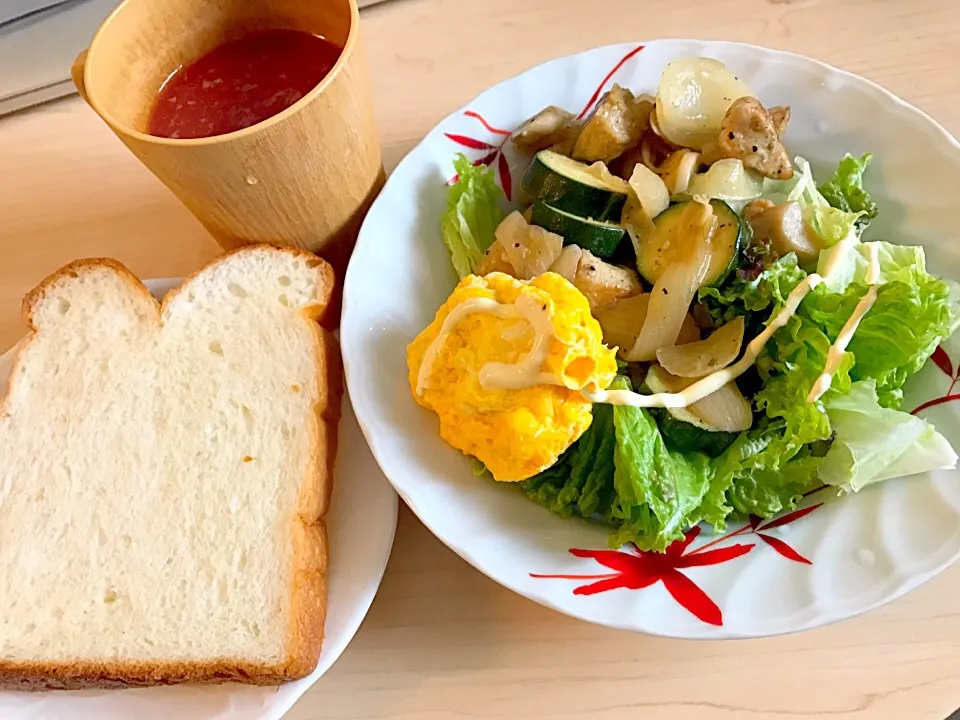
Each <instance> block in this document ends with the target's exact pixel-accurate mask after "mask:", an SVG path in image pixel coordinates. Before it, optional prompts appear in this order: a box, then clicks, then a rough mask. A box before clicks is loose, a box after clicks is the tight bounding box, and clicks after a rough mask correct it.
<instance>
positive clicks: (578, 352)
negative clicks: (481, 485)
mask: <svg viewBox="0 0 960 720" xmlns="http://www.w3.org/2000/svg"><path fill="white" fill-rule="evenodd" d="M522 296H527V297H529V298H530V300H531V301H533V300H535V301H536V302H537V303H538V304H540V305H542V306H543V307H544V309H545V312H546V313H547V315H548V316H549V318H550V323H551V326H552V330H553V337H551V338H550V339H549V348H548V352H547V355H546V360H545V361H544V363H543V366H542V367H541V368H540V369H541V371H542V372H543V373H547V374H549V375H550V376H553V377H554V378H556V380H557V382H559V383H562V385H557V384H546V383H544V384H538V385H534V386H532V387H525V388H522V389H519V390H513V389H491V388H485V387H483V386H481V384H480V379H479V376H480V369H481V368H482V367H483V366H484V365H486V364H487V363H489V362H497V363H516V362H517V361H518V360H520V359H521V358H522V357H523V356H524V355H526V354H527V353H528V352H529V351H530V349H531V347H532V346H533V342H534V339H535V337H536V334H535V332H534V330H533V328H532V327H531V325H530V323H529V322H528V321H527V320H526V319H524V318H523V317H498V316H497V315H494V314H492V313H487V312H475V313H471V314H468V315H466V316H465V317H464V319H463V320H462V321H461V322H459V323H457V324H456V325H455V326H454V327H453V328H452V329H451V330H450V332H449V334H448V335H447V337H446V338H445V339H443V340H442V341H441V343H442V344H441V346H440V347H439V349H438V352H437V353H436V355H435V356H434V362H433V363H432V365H430V366H429V368H428V370H429V375H428V377H426V382H425V385H424V387H423V388H422V390H423V392H422V393H421V392H418V377H419V374H420V367H421V364H422V363H423V360H424V356H425V355H426V353H427V351H428V349H429V348H430V346H431V345H432V344H433V342H434V341H435V340H436V339H437V338H438V336H439V335H440V332H441V328H442V326H443V323H444V320H446V318H447V316H448V315H449V314H450V312H451V311H452V310H453V309H454V308H455V307H457V306H458V305H460V303H462V302H464V301H466V300H469V299H471V298H489V299H491V300H495V301H497V302H500V303H506V304H509V303H514V302H516V301H517V299H518V298H520V297H522ZM407 365H408V367H409V369H410V386H411V388H412V390H413V395H414V398H415V399H416V401H417V402H418V403H420V404H421V405H422V406H423V407H425V408H428V409H430V410H433V411H434V412H435V413H437V415H438V416H439V418H440V436H441V437H442V438H443V439H444V440H445V441H446V442H447V443H449V444H450V445H452V446H453V447H455V448H457V449H458V450H461V451H462V452H464V453H466V454H468V455H472V456H474V457H476V458H478V459H479V460H481V461H482V462H483V463H484V464H485V465H486V466H487V468H488V469H489V470H490V472H491V473H492V474H493V477H494V478H495V479H497V480H502V481H516V480H524V479H526V478H528V477H531V476H532V475H535V474H537V473H538V472H540V471H541V470H543V469H545V468H547V467H549V466H550V465H552V464H553V463H554V462H556V460H557V458H558V457H559V456H560V454H561V453H562V452H563V451H564V450H566V449H567V448H568V447H570V445H572V444H573V443H574V442H575V441H576V440H577V438H579V437H580V435H582V434H583V432H584V431H585V430H586V429H587V428H588V427H590V422H591V420H592V405H591V403H590V401H588V400H587V399H586V398H584V397H583V395H582V394H581V393H580V392H579V390H580V389H582V388H585V387H594V388H606V387H607V386H608V385H609V384H610V383H611V382H612V381H613V378H614V376H615V375H616V372H617V362H616V355H615V351H614V350H611V349H609V348H607V347H605V346H604V344H603V335H602V332H601V330H600V325H599V324H598V323H597V321H596V320H594V319H593V317H592V316H591V315H590V306H589V304H588V302H587V299H586V298H585V297H584V296H583V295H582V294H581V293H580V291H579V290H577V289H576V288H575V287H574V286H573V285H571V284H570V283H569V282H567V281H566V280H565V279H564V278H562V277H561V276H559V275H557V274H555V273H545V274H543V275H541V276H539V277H536V278H534V279H533V280H529V281H521V280H517V279H515V278H513V277H510V276H509V275H505V274H503V273H490V274H489V275H486V276H485V277H477V276H475V275H469V276H467V277H465V278H464V279H463V280H461V281H460V284H459V285H457V287H456V289H455V290H454V291H453V294H452V295H451V296H450V297H449V299H448V300H447V302H446V303H444V305H443V306H442V307H441V308H440V309H439V310H438V311H437V315H436V317H435V318H434V320H433V322H432V323H430V325H429V326H428V327H427V328H426V329H425V330H424V331H423V332H422V333H420V335H419V336H418V337H417V338H416V339H415V340H414V341H413V342H412V343H411V344H410V346H409V347H408V348H407Z"/></svg>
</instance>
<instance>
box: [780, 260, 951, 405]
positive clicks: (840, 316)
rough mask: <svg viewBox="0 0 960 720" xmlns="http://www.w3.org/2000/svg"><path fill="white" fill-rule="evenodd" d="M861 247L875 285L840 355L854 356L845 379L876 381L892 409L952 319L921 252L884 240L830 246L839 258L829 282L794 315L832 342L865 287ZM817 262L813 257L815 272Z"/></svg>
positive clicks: (945, 290) (944, 288) (943, 289)
mask: <svg viewBox="0 0 960 720" xmlns="http://www.w3.org/2000/svg"><path fill="white" fill-rule="evenodd" d="M868 245H873V246H874V247H875V248H876V251H877V256H878V258H879V260H880V282H881V283H882V284H881V285H880V287H879V289H878V291H877V299H876V302H875V303H874V305H873V307H872V308H871V309H870V312H868V313H867V314H866V315H865V316H864V318H863V320H862V321H861V322H860V326H859V327H858V328H857V332H856V334H855V335H854V336H853V340H852V341H851V342H850V345H849V346H848V347H847V350H848V356H849V355H850V354H851V353H852V354H853V356H854V357H855V358H856V363H855V364H854V365H853V367H852V368H851V369H850V377H851V378H852V379H853V380H855V381H857V380H870V379H873V380H876V385H877V394H878V396H879V399H880V404H881V405H883V406H884V407H891V408H898V407H900V404H901V402H902V401H903V391H902V388H903V384H904V383H905V382H906V380H907V378H909V377H910V376H911V375H914V374H915V373H917V372H918V371H919V370H920V368H921V367H923V365H924V363H926V361H927V359H928V358H929V357H930V355H931V354H933V351H934V350H936V349H937V345H939V344H940V342H941V341H942V340H943V339H944V338H946V337H948V336H949V335H950V334H952V333H953V331H954V330H955V329H956V327H957V323H958V320H960V312H958V311H957V305H956V299H955V296H953V295H952V293H951V287H950V286H949V285H948V284H947V283H945V282H944V281H943V280H940V279H939V278H935V277H933V276H932V275H930V274H929V273H928V272H927V271H926V265H925V259H924V253H923V248H920V247H904V246H898V245H891V244H889V243H885V242H876V243H859V244H856V245H854V246H852V247H849V248H845V247H843V246H840V247H838V248H836V249H835V250H834V251H833V252H840V253H843V256H842V257H841V258H839V259H838V261H837V263H835V266H836V268H837V270H835V271H834V272H835V275H836V277H833V278H830V279H828V280H827V282H826V283H824V284H823V285H821V286H820V287H818V288H817V289H816V290H815V291H814V292H812V293H811V294H810V296H809V297H808V298H807V299H806V300H804V302H803V303H802V304H801V305H800V310H799V312H798V314H799V315H801V316H802V317H803V318H804V319H805V320H809V321H810V322H811V323H813V324H814V325H816V326H817V327H818V328H820V329H821V330H822V331H823V332H824V333H826V334H827V335H828V336H829V337H830V338H831V339H833V338H836V336H837V335H838V334H839V332H840V329H841V328H842V327H843V324H844V323H845V322H846V319H847V318H848V317H849V316H850V315H851V314H852V313H853V310H854V308H855V307H856V305H857V303H858V302H859V301H860V298H861V297H863V295H865V294H866V293H867V291H868V289H869V286H868V285H867V284H866V283H865V282H864V281H863V280H864V276H865V274H866V269H867V260H866V258H867V257H868V254H869V251H868V247H867V246H868ZM822 255H827V253H823V254H822ZM825 262H826V261H825V260H824V259H823V258H821V263H820V264H821V268H822V267H823V265H824V263H825ZM834 290H835V291H836V292H834ZM820 367H821V368H822V366H820Z"/></svg>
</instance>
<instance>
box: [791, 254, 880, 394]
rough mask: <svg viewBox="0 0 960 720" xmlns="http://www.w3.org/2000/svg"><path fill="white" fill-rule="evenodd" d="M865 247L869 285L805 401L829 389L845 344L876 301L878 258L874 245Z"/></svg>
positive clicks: (845, 347) (878, 275) (838, 367)
mask: <svg viewBox="0 0 960 720" xmlns="http://www.w3.org/2000/svg"><path fill="white" fill-rule="evenodd" d="M865 247H866V248H867V252H868V253H869V255H870V264H869V265H868V266H867V273H866V278H865V279H866V281H867V283H868V284H869V285H870V289H869V290H867V294H866V295H864V296H863V297H862V298H860V302H858V303H857V307H856V308H855V309H854V311H853V314H852V315H851V316H850V317H849V318H847V322H846V323H844V325H843V327H842V328H841V329H840V334H839V335H837V339H836V340H835V341H834V343H833V345H831V346H830V349H829V350H828V351H827V362H826V364H825V365H824V368H823V372H822V373H820V377H818V378H817V381H816V382H815V383H814V384H813V387H812V388H810V394H809V395H808V396H807V402H816V401H817V400H819V399H820V398H821V397H822V396H823V394H824V393H825V392H826V391H827V390H829V389H830V385H831V384H832V383H833V376H834V375H835V374H836V372H837V370H839V369H840V365H841V363H842V362H843V356H844V354H845V353H846V351H847V345H849V344H850V341H851V340H853V334H854V333H855V332H856V331H857V328H858V327H859V326H860V321H861V320H863V316H864V315H866V314H867V313H868V312H869V311H870V308H872V307H873V304H874V303H875V302H876V301H877V290H878V288H879V286H878V285H877V283H878V282H879V281H880V259H879V257H878V255H877V246H876V245H874V244H873V243H869V244H867V245H866V246H865Z"/></svg>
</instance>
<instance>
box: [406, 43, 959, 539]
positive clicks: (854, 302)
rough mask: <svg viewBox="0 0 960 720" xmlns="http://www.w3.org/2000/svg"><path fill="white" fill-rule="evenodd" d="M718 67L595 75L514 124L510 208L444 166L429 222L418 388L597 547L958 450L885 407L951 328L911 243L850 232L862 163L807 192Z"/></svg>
mask: <svg viewBox="0 0 960 720" xmlns="http://www.w3.org/2000/svg"><path fill="white" fill-rule="evenodd" d="M789 122H790V108H789V107H766V106H764V105H763V104H762V102H761V100H760V99H758V98H756V97H755V96H753V94H752V93H751V92H750V90H749V88H747V87H746V86H745V85H744V84H743V82H742V81H740V80H739V79H738V78H737V77H736V76H735V75H734V74H733V73H732V72H731V71H730V70H729V69H728V68H726V67H725V66H724V65H723V64H722V63H720V62H718V61H716V60H712V59H708V58H684V59H679V60H676V61H673V62H671V63H669V64H668V65H667V66H666V67H665V69H664V71H663V74H662V77H661V80H660V85H659V87H658V88H657V92H656V95H655V96H650V95H642V94H640V95H635V94H634V93H633V92H631V91H630V90H628V89H625V88H622V87H620V86H618V85H614V86H613V88H612V89H611V90H610V91H609V92H607V93H606V94H605V95H604V96H602V97H601V99H600V100H599V101H598V103H597V105H596V106H595V109H594V110H593V112H592V114H590V115H589V116H587V117H586V118H584V119H582V120H580V119H577V118H576V117H574V116H573V115H572V114H571V113H569V112H567V111H565V110H563V109H560V108H557V107H553V106H551V107H547V108H545V109H544V110H542V111H541V112H540V113H538V114H537V115H536V116H534V117H533V118H530V119H529V120H528V121H526V122H525V123H524V124H523V125H522V126H521V127H520V128H519V129H518V130H517V131H516V132H515V133H514V135H513V139H512V141H513V143H514V144H515V147H516V148H517V150H519V151H520V152H522V153H524V154H527V155H529V157H530V163H529V166H528V168H527V170H526V172H525V174H524V177H523V181H522V188H523V194H524V195H525V198H524V200H525V201H524V202H523V206H525V210H523V211H522V212H521V211H519V210H515V211H513V212H510V213H508V214H505V213H504V211H503V209H502V208H503V203H504V198H503V194H502V192H501V190H500V189H499V188H498V187H497V185H496V184H495V182H494V178H493V173H492V171H490V170H489V169H487V168H486V167H483V166H474V165H472V164H471V163H470V162H469V161H468V160H467V159H466V158H464V157H463V156H460V157H459V158H458V159H457V160H456V161H455V163H454V164H455V166H456V170H457V173H458V176H457V180H456V182H455V183H454V184H453V185H452V186H451V188H450V190H449V196H448V201H447V208H446V211H445V213H444V216H443V219H442V225H441V230H442V234H443V238H444V241H445V243H446V245H447V247H448V249H449V251H450V256H451V261H452V263H453V266H454V268H455V269H456V271H457V273H458V274H459V275H460V277H461V280H460V283H459V284H458V285H457V287H456V288H455V289H454V291H453V293H452V294H451V296H450V298H449V299H448V300H447V302H446V303H445V304H444V305H443V307H441V308H440V310H439V311H438V313H437V316H436V318H435V320H434V321H433V322H432V323H431V324H430V326H428V327H427V328H426V329H425V330H424V331H423V332H422V333H421V334H420V335H419V336H418V337H417V338H416V339H415V340H414V341H413V342H412V343H411V344H410V346H409V347H408V365H409V369H410V384H411V389H412V392H413V395H414V398H415V399H416V401H417V402H418V403H419V404H420V405H422V406H423V407H426V408H427V409H429V410H432V411H433V412H435V413H436V414H437V415H438V417H439V420H440V433H441V436H442V437H443V439H444V440H445V441H446V442H448V443H449V444H450V445H452V446H453V447H455V448H457V449H460V450H461V451H463V452H464V453H466V454H467V455H470V456H471V457H472V458H474V460H475V463H476V466H477V473H478V475H481V474H487V473H489V474H491V475H492V476H493V479H494V480H496V481H501V482H513V483H515V484H516V485H517V486H518V487H519V489H520V490H521V491H522V492H523V493H524V495H525V496H526V497H527V498H529V499H530V500H532V501H533V502H535V503H537V504H539V505H542V506H544V507H545V508H547V509H549V510H550V511H552V512H554V513H556V514H558V515H561V516H563V517H581V518H587V519H592V520H599V521H602V522H605V523H607V524H609V525H610V526H611V527H612V534H611V536H610V544H611V546H614V547H616V546H620V545H622V544H624V543H627V542H632V543H635V544H636V545H637V546H638V547H639V548H641V549H643V550H658V551H662V550H665V549H666V548H667V547H668V546H669V545H670V544H671V543H672V542H674V541H676V540H679V539H681V538H682V537H683V534H684V532H685V531H686V530H687V529H688V528H689V527H691V526H693V525H695V524H698V523H701V522H707V523H709V524H711V525H712V526H713V527H714V528H715V529H716V530H717V531H723V530H724V529H725V526H726V523H727V521H728V520H729V519H730V518H731V517H734V516H749V515H755V516H759V517H762V518H769V517H772V516H774V515H776V514H778V513H780V512H782V511H784V510H788V509H792V508H794V507H796V505H797V503H798V502H799V501H800V500H801V498H802V497H803V496H804V495H805V494H807V493H809V492H811V491H813V490H815V489H817V488H820V487H822V486H824V485H827V486H832V487H834V488H836V489H837V491H838V492H839V493H841V494H845V493H853V492H857V491H859V490H861V489H862V488H864V487H866V486H869V485H871V484H874V483H877V482H881V481H884V480H887V479H890V478H895V477H901V476H904V475H911V474H916V473H921V472H926V471H929V470H934V469H942V468H953V467H954V466H955V465H956V461H957V455H956V453H955V452H954V451H953V449H952V448H951V446H950V444H949V443H948V442H947V441H946V440H945V439H944V438H943V436H941V435H940V434H939V433H938V432H937V431H936V429H935V428H934V427H933V426H932V425H931V424H930V423H929V422H927V421H925V420H923V419H921V418H918V417H914V416H912V415H910V414H908V413H905V412H903V411H901V410H900V406H901V403H902V400H903V386H904V383H905V382H906V381H907V379H908V378H909V377H910V376H911V375H913V374H915V373H916V372H917V371H919V370H920V368H921V367H922V366H923V365H924V363H925V362H926V361H927V359H928V358H929V357H930V355H931V354H932V353H933V351H934V350H935V349H936V348H937V347H938V345H939V344H940V343H941V342H942V341H943V340H944V339H945V338H946V337H948V336H949V335H950V334H951V333H952V332H953V331H954V329H955V328H956V326H957V325H958V323H960V312H958V308H957V302H956V295H955V293H954V291H953V286H952V284H951V283H949V282H948V281H945V280H942V279H939V278H937V277H934V276H933V275H931V274H930V273H929V272H928V271H927V269H926V266H925V258H924V252H923V249H922V248H920V247H913V246H903V245H898V244H891V243H888V242H884V241H879V240H873V241H866V240H865V239H864V237H863V235H864V232H865V231H866V230H867V228H868V227H869V224H870V222H871V221H872V220H873V219H874V218H875V217H877V215H878V212H879V210H880V209H879V208H878V207H877V205H876V203H875V202H874V201H873V200H872V198H871V196H870V194H869V191H868V190H867V188H866V185H865V175H866V174H867V170H868V168H869V165H870V162H871V156H870V155H869V154H866V155H863V156H862V157H853V156H850V155H847V156H846V157H844V158H842V159H840V160H839V164H838V166H837V168H836V170H835V171H834V173H833V174H832V175H831V176H830V177H825V178H820V180H821V182H819V183H818V182H817V181H816V180H815V179H814V177H813V173H812V170H811V168H810V165H809V163H807V162H806V161H805V160H804V159H803V158H802V157H794V156H792V155H791V154H790V153H789V152H788V149H787V146H786V144H785V133H786V131H787V128H788V125H789Z"/></svg>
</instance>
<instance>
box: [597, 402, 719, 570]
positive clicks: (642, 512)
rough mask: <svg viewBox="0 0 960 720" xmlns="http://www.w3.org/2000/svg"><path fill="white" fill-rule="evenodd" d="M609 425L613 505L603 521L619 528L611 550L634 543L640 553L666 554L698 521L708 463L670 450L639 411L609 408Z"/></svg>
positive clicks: (708, 475)
mask: <svg viewBox="0 0 960 720" xmlns="http://www.w3.org/2000/svg"><path fill="white" fill-rule="evenodd" d="M613 424H614V427H615V429H616V440H617V443H616V449H615V451H614V466H615V473H614V487H615V489H616V500H615V501H614V503H613V506H612V508H611V511H610V514H609V516H608V517H609V519H610V520H611V521H613V522H615V523H616V524H618V525H619V528H618V529H617V531H616V532H615V533H614V534H613V535H612V536H611V538H610V546H611V547H619V546H621V545H623V544H624V543H627V542H633V543H636V545H637V547H639V548H640V549H641V550H657V551H663V550H666V549H667V547H668V546H669V545H670V544H671V543H672V542H674V541H676V540H680V539H681V538H683V534H684V531H685V530H686V529H687V528H689V527H690V526H691V525H695V524H697V523H698V522H699V521H700V515H699V513H698V512H697V511H698V508H699V507H700V504H701V501H702V500H703V498H704V496H705V495H706V493H707V490H708V489H709V487H710V478H711V476H712V471H711V466H710V460H709V459H708V458H707V456H706V455H702V454H700V453H680V452H675V451H671V450H669V449H668V448H667V446H666V445H665V444H664V442H663V438H662V437H661V435H660V431H659V429H658V428H657V423H656V422H655V421H654V419H653V418H652V417H651V416H650V414H649V413H648V412H646V411H645V410H642V409H640V408H634V407H628V406H625V405H617V406H614V408H613Z"/></svg>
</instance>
